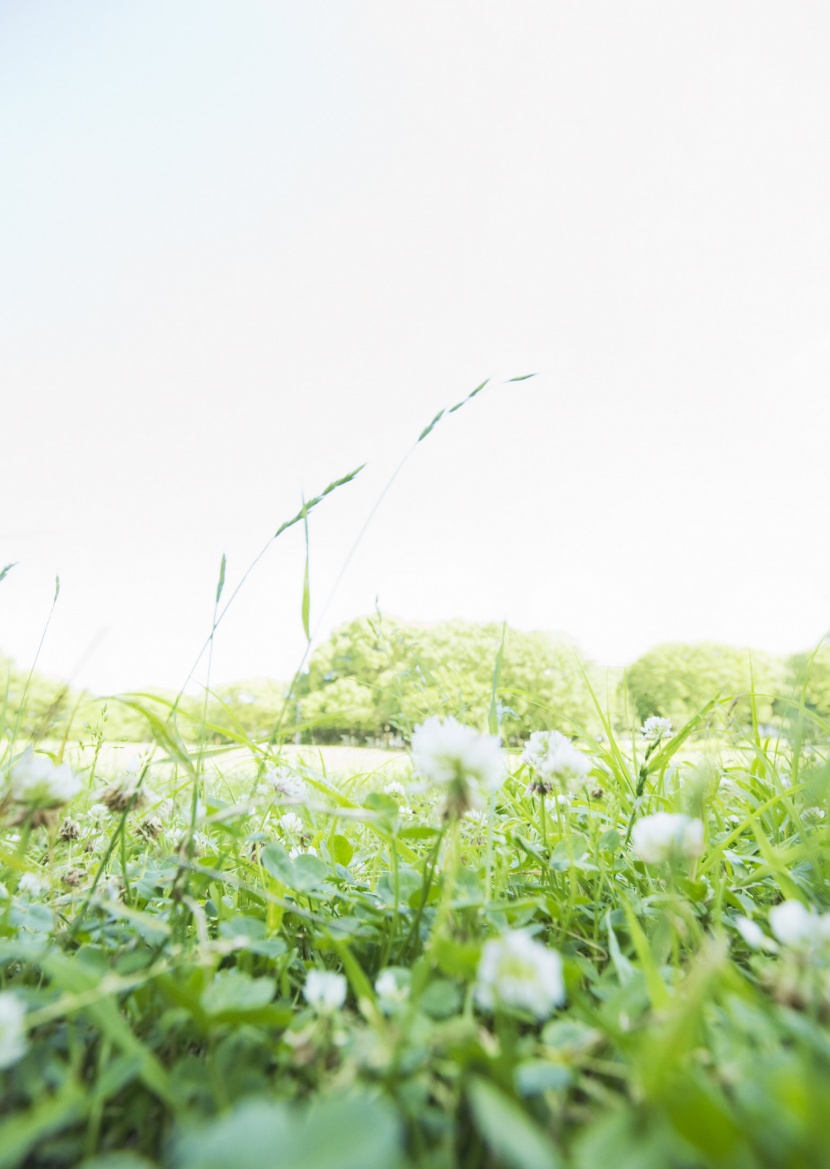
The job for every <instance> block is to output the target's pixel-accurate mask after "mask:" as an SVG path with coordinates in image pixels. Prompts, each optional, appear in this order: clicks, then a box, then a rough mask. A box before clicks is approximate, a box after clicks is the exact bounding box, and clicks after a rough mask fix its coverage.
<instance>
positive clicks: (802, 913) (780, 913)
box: [769, 901, 820, 949]
mask: <svg viewBox="0 0 830 1169" xmlns="http://www.w3.org/2000/svg"><path fill="white" fill-rule="evenodd" d="M819 923H820V919H819V916H818V914H817V913H813V911H812V910H810V909H807V907H806V906H805V905H802V903H801V902H800V901H782V902H781V904H780V905H774V906H773V907H772V909H771V910H770V911H769V924H770V929H771V930H772V932H773V933H774V934H775V936H776V938H778V941H779V942H781V944H782V945H784V946H791V947H792V948H794V949H798V948H799V947H801V946H805V945H808V944H809V943H811V942H812V941H813V940H814V939H815V938H816V936H817V935H818V934H819V933H820V925H819Z"/></svg>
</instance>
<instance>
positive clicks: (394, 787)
mask: <svg viewBox="0 0 830 1169" xmlns="http://www.w3.org/2000/svg"><path fill="white" fill-rule="evenodd" d="M383 790H384V791H385V792H386V794H387V795H388V796H399V797H400V798H401V799H403V798H404V797H405V796H406V789H405V788H404V786H403V784H402V783H398V781H397V780H396V779H393V780H392V781H391V782H390V783H387V785H386V787H385V788H384V789H383Z"/></svg>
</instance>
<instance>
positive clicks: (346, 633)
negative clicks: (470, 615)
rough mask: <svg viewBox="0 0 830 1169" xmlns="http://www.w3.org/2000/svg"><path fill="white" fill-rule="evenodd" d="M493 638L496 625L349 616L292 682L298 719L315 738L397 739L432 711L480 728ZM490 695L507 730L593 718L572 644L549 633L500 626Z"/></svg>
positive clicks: (565, 725) (568, 726)
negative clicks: (499, 658) (495, 688)
mask: <svg viewBox="0 0 830 1169" xmlns="http://www.w3.org/2000/svg"><path fill="white" fill-rule="evenodd" d="M501 638H502V627H501V626H500V625H496V624H486V625H479V624H475V623H473V622H468V621H441V622H438V623H436V624H435V625H414V624H403V623H401V622H398V621H395V620H393V619H389V618H380V617H378V618H375V619H373V618H367V617H361V618H358V619H357V620H355V621H350V622H349V623H348V624H347V625H343V626H341V628H340V629H337V630H335V632H334V633H333V634H332V636H331V637H330V638H329V640H328V641H327V642H326V643H325V644H324V645H322V646H321V647H320V648H319V649H318V650H317V651H316V653H315V654H314V655H313V657H312V659H311V662H310V665H309V670H308V673H307V674H306V675H304V677H303V678H302V679H301V680H300V682H299V684H298V687H297V694H298V697H299V700H300V709H301V712H302V721H303V723H305V724H308V726H309V729H311V728H312V727H313V736H314V739H315V741H318V742H338V741H340V740H341V739H342V738H344V737H356V738H358V739H383V738H384V737H385V738H386V739H405V738H408V736H409V734H410V733H411V731H412V728H413V726H415V724H416V723H418V722H419V721H421V720H422V719H424V718H426V717H428V716H429V715H430V714H432V713H434V712H435V711H444V712H445V713H446V714H452V715H455V716H456V717H458V718H461V719H463V720H464V721H466V722H469V723H471V724H473V725H475V726H480V727H486V726H487V722H488V715H489V711H490V706H491V700H492V695H493V672H494V668H495V665H496V660H497V655H498V653H499V647H500V644H501ZM497 700H498V707H497V714H498V717H499V721H500V723H501V725H502V729H503V733H504V734H505V735H506V736H507V737H511V736H514V737H515V736H518V735H525V734H527V733H529V732H530V731H531V730H535V729H539V728H542V727H557V728H559V729H561V730H563V731H569V730H571V731H572V730H573V729H574V727H575V726H585V725H592V724H593V723H595V722H596V714H595V711H594V706H593V703H592V700H591V696H590V692H589V689H588V685H587V683H586V681H585V678H584V677H583V674H582V671H581V669H580V664H579V660H578V657H577V654H576V651H575V650H574V648H573V646H572V645H570V644H569V643H567V642H565V641H561V640H558V639H556V638H554V637H553V636H551V635H550V634H545V633H520V632H517V631H516V630H512V629H507V630H506V631H505V643H504V655H503V662H502V666H501V671H500V676H499V685H498V692H497Z"/></svg>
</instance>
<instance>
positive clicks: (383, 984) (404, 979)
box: [375, 967, 409, 1005]
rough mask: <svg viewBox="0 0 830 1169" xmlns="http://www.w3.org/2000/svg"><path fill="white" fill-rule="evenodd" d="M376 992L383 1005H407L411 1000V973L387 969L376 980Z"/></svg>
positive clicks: (399, 969)
mask: <svg viewBox="0 0 830 1169" xmlns="http://www.w3.org/2000/svg"><path fill="white" fill-rule="evenodd" d="M375 991H376V992H377V996H378V998H379V999H381V1001H382V1002H383V1003H387V1004H390V1005H391V1004H394V1003H405V1002H406V1000H407V999H408V998H409V971H408V970H402V969H401V968H400V967H387V969H386V970H381V972H380V974H379V975H378V976H377V978H376V979H375Z"/></svg>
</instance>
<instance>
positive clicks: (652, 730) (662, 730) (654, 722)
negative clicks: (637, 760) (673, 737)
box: [641, 714, 674, 743]
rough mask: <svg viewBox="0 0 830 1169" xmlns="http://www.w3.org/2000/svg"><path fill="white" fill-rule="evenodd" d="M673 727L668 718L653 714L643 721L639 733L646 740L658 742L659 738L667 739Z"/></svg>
mask: <svg viewBox="0 0 830 1169" xmlns="http://www.w3.org/2000/svg"><path fill="white" fill-rule="evenodd" d="M673 729H674V728H673V727H672V725H671V719H670V718H660V716H659V715H657V714H653V715H652V716H651V718H647V719H646V721H645V722H644V723H643V727H642V731H641V734H642V736H643V738H644V739H645V740H646V741H647V742H649V743H659V742H660V740H661V739H667V738H668V737H669V735H670V734H671V733H672V731H673Z"/></svg>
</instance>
